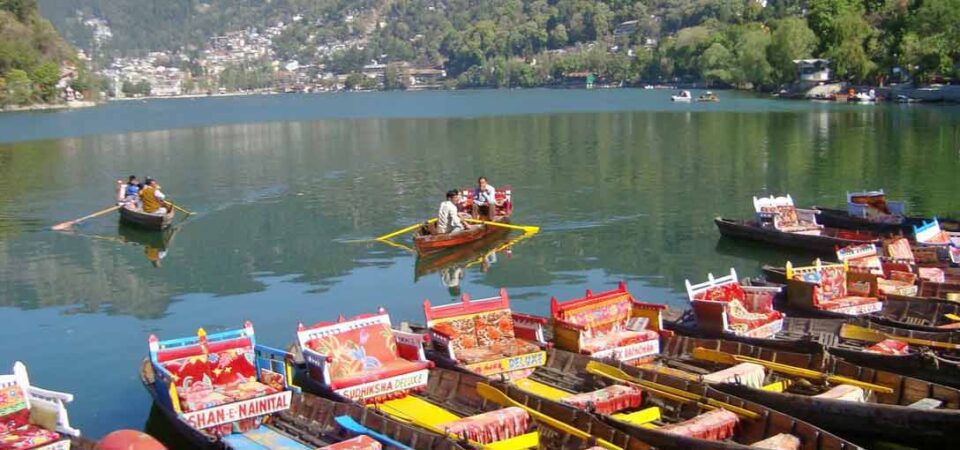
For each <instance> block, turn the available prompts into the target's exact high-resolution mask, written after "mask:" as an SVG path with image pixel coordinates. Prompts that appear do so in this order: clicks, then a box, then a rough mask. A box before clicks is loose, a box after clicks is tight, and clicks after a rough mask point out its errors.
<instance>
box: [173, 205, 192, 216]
mask: <svg viewBox="0 0 960 450" xmlns="http://www.w3.org/2000/svg"><path fill="white" fill-rule="evenodd" d="M170 204H171V205H173V209H176V210H177V211H180V212H182V213H184V214H186V215H188V216H192V215H193V213H192V212H190V211H187V210H186V209H183V208H181V207H179V206H177V205H176V204H174V203H172V202H171V203H170Z"/></svg>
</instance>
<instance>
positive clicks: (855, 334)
mask: <svg viewBox="0 0 960 450" xmlns="http://www.w3.org/2000/svg"><path fill="white" fill-rule="evenodd" d="M840 337H842V338H844V339H854V340H857V341H867V342H880V341H883V340H886V339H893V340H895V341H900V342H906V343H907V344H912V345H921V346H924V347H933V348H939V349H944V350H960V344H951V343H949V342H941V341H931V340H929V339H919V338H912V337H905V336H896V335H893V334H888V333H884V332H882V331H878V330H872V329H870V328H866V327H861V326H859V325H852V324H849V323H845V324H843V326H842V327H840Z"/></svg>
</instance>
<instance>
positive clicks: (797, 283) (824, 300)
mask: <svg viewBox="0 0 960 450" xmlns="http://www.w3.org/2000/svg"><path fill="white" fill-rule="evenodd" d="M786 268H787V289H788V290H789V292H788V295H789V296H790V298H791V300H790V301H791V302H800V303H803V306H805V307H810V308H813V309H819V310H823V311H830V312H835V313H840V314H847V315H851V316H857V315H863V314H870V313H874V312H877V311H880V310H881V309H883V303H881V302H880V299H878V298H877V297H876V296H875V295H874V294H875V293H876V289H877V287H876V279H875V278H874V277H871V276H866V275H864V274H857V273H856V272H853V273H850V272H849V267H848V266H847V265H845V264H823V263H822V262H821V261H820V260H819V259H818V260H816V261H815V263H814V265H812V266H807V267H793V264H792V263H791V262H789V261H788V262H787V267H786ZM851 294H860V295H851Z"/></svg>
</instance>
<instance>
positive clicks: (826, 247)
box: [714, 217, 882, 255]
mask: <svg viewBox="0 0 960 450" xmlns="http://www.w3.org/2000/svg"><path fill="white" fill-rule="evenodd" d="M714 223H715V224H716V225H717V229H719V230H720V234H721V235H722V236H725V237H730V238H735V239H747V240H753V241H760V242H766V243H768V244H773V245H776V246H780V247H790V248H796V249H801V250H805V251H809V252H813V253H817V254H822V255H833V254H834V252H835V249H836V248H838V247H840V248H842V247H846V246H848V245H861V244H876V245H882V244H881V242H880V238H879V237H878V236H877V235H875V234H873V233H866V232H858V231H849V230H841V229H838V228H822V229H820V230H819V231H818V232H817V234H805V233H788V232H784V231H780V230H777V229H776V228H773V227H764V226H761V225H760V224H759V223H757V222H756V221H753V220H736V219H725V218H723V217H717V218H716V219H714Z"/></svg>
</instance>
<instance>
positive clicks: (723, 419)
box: [660, 408, 738, 441]
mask: <svg viewBox="0 0 960 450" xmlns="http://www.w3.org/2000/svg"><path fill="white" fill-rule="evenodd" d="M737 422H738V419H737V415H736V414H734V413H732V412H730V411H727V410H725V409H722V408H717V409H714V410H712V411H708V412H705V413H703V414H700V415H699V416H697V417H694V418H692V419H690V420H685V421H683V422H680V423H674V424H670V425H666V426H663V427H660V431H663V432H666V433H672V434H678V435H681V436H688V437H692V438H697V439H706V440H710V441H722V440H724V439H728V438H730V437H731V436H733V431H734V429H735V428H736V427H737Z"/></svg>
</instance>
